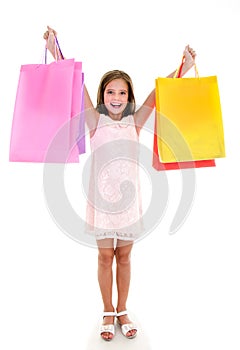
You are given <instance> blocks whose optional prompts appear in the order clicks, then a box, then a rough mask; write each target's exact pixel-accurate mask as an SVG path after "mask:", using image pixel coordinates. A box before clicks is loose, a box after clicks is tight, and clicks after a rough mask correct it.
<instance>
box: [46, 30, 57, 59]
mask: <svg viewBox="0 0 240 350" xmlns="http://www.w3.org/2000/svg"><path fill="white" fill-rule="evenodd" d="M56 36H57V32H56V30H54V29H53V28H51V27H49V26H47V31H46V32H45V33H44V34H43V39H45V40H46V48H47V49H48V50H49V51H50V52H51V54H52V55H53V57H54V58H55V59H56V57H55V55H56V52H57V51H56V50H57V48H56V40H55V38H56Z"/></svg>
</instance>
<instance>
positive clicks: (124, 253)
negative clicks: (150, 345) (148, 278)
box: [115, 240, 136, 336]
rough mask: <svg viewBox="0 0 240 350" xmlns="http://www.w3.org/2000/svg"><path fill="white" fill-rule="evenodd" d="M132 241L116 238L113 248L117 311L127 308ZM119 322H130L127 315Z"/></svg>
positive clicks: (130, 333)
mask: <svg viewBox="0 0 240 350" xmlns="http://www.w3.org/2000/svg"><path fill="white" fill-rule="evenodd" d="M132 247H133V242H131V241H129V242H126V241H121V240H118V242H117V247H116V250H115V255H116V264H117V290H118V303H117V312H121V311H125V310H127V298H128V292H129V286H130V278H131V251H132ZM119 322H120V324H126V323H131V321H130V320H129V318H128V316H127V315H124V316H120V317H119ZM135 333H136V330H132V331H129V332H128V333H127V336H131V335H134V334H135Z"/></svg>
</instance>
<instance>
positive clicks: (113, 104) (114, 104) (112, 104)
mask: <svg viewBox="0 0 240 350" xmlns="http://www.w3.org/2000/svg"><path fill="white" fill-rule="evenodd" d="M110 105H111V106H112V107H113V108H120V107H121V106H122V104H121V103H110Z"/></svg>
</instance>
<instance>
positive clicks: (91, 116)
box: [43, 26, 99, 131]
mask: <svg viewBox="0 0 240 350" xmlns="http://www.w3.org/2000/svg"><path fill="white" fill-rule="evenodd" d="M56 37H57V32H56V31H55V30H54V29H53V28H51V27H49V26H47V31H46V32H45V33H44V35H43V38H44V39H45V40H46V47H47V49H48V50H49V51H50V52H51V54H52V56H53V57H54V59H56V58H59V57H60V59H64V57H63V56H62V53H61V52H60V50H59V48H58V47H57V46H56V40H55V38H56ZM56 56H57V57H56ZM84 113H85V120H86V123H87V126H88V128H89V130H90V131H93V130H95V129H96V127H97V122H98V117H99V113H98V112H97V111H96V109H95V108H94V106H93V103H92V100H91V98H90V96H89V93H88V91H87V88H86V85H85V84H84Z"/></svg>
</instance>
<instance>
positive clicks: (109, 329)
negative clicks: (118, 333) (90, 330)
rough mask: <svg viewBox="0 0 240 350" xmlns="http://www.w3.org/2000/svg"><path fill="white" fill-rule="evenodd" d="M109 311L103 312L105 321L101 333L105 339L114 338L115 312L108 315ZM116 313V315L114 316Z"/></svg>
mask: <svg viewBox="0 0 240 350" xmlns="http://www.w3.org/2000/svg"><path fill="white" fill-rule="evenodd" d="M106 314H108V313H104V314H103V323H102V326H101V330H100V334H101V337H102V338H103V339H104V340H108V341H109V340H112V339H113V337H114V333H115V332H114V320H115V313H114V312H113V313H111V314H112V315H109V316H108V315H106ZM113 314H114V316H113Z"/></svg>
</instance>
